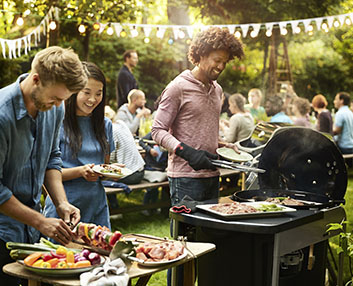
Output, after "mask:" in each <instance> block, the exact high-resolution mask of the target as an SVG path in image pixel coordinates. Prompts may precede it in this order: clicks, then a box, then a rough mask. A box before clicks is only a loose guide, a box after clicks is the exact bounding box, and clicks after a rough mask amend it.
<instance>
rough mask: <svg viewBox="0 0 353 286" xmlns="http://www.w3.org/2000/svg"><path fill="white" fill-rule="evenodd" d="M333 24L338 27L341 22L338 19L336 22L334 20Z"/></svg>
mask: <svg viewBox="0 0 353 286" xmlns="http://www.w3.org/2000/svg"><path fill="white" fill-rule="evenodd" d="M333 26H334V27H335V28H338V27H339V26H340V22H338V21H337V20H336V21H335V22H333Z"/></svg>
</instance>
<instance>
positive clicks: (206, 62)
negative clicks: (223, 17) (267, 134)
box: [152, 27, 244, 205]
mask: <svg viewBox="0 0 353 286" xmlns="http://www.w3.org/2000/svg"><path fill="white" fill-rule="evenodd" d="M243 55H244V53H243V48H242V44H241V43H240V41H239V40H238V39H237V38H235V37H234V35H232V34H230V33H229V31H228V30H227V29H220V28H216V27H213V28H209V29H208V30H206V31H202V32H200V33H199V34H198V35H197V36H196V38H195V39H194V40H193V42H192V43H191V45H190V47H189V53H188V57H189V60H190V62H191V63H192V64H194V65H195V67H194V68H193V69H192V70H191V71H190V70H185V71H184V72H182V73H181V74H180V75H178V76H177V77H176V78H175V79H174V80H173V81H172V82H170V83H169V85H168V86H167V87H166V88H165V90H164V91H163V93H162V95H161V101H160V104H159V107H158V110H157V113H156V116H155V119H154V123H153V126H152V137H153V139H154V140H155V141H156V142H157V143H158V144H160V145H161V146H163V147H164V148H166V149H168V151H169V158H168V168H167V174H168V179H169V187H170V193H171V201H172V205H176V204H178V203H179V202H180V201H181V200H182V199H183V197H184V196H185V195H188V196H189V197H191V198H192V199H193V200H196V201H203V200H207V199H212V198H217V197H218V194H219V171H218V170H217V169H216V168H215V167H214V166H213V165H212V163H211V161H210V159H217V157H218V156H217V155H216V149H217V148H218V147H219V143H218V134H219V116H220V112H221V99H222V88H221V86H220V85H219V84H218V83H217V82H216V79H217V78H218V76H219V75H220V74H221V72H222V71H223V70H224V69H225V67H226V64H227V63H228V62H229V61H230V60H233V59H234V58H235V57H237V58H239V59H240V58H241V57H242V56H243Z"/></svg>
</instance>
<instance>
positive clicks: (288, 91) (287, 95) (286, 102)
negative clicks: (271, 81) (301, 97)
mask: <svg viewBox="0 0 353 286" xmlns="http://www.w3.org/2000/svg"><path fill="white" fill-rule="evenodd" d="M280 97H281V98H282V100H283V107H282V111H283V112H284V113H285V114H286V115H288V116H293V115H294V114H293V110H292V108H293V100H294V99H295V98H297V97H298V96H297V94H296V93H295V91H294V88H293V86H292V85H291V84H289V83H282V84H281V90H280Z"/></svg>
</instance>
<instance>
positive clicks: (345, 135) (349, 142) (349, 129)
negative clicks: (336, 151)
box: [334, 105, 353, 149]
mask: <svg viewBox="0 0 353 286" xmlns="http://www.w3.org/2000/svg"><path fill="white" fill-rule="evenodd" d="M335 126H336V127H340V128H342V131H341V133H340V134H338V135H336V136H335V137H334V138H335V141H336V142H337V145H338V146H339V147H340V148H344V149H350V148H353V113H352V111H351V110H350V109H349V107H348V106H347V105H344V106H342V107H341V108H340V109H339V110H338V111H337V113H336V115H335Z"/></svg>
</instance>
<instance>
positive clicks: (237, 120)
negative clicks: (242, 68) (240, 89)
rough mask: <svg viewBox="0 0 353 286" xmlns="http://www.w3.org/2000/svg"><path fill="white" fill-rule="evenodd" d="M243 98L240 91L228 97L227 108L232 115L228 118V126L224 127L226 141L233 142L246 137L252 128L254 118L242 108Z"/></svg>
mask: <svg viewBox="0 0 353 286" xmlns="http://www.w3.org/2000/svg"><path fill="white" fill-rule="evenodd" d="M244 104H245V98H244V96H243V95H241V94H240V93H235V94H233V95H231V96H230V97H229V110H230V111H231V112H232V114H233V115H232V117H231V118H230V120H229V127H225V128H224V129H225V130H224V135H225V136H224V137H225V138H224V139H225V141H226V142H228V143H234V142H237V141H239V140H241V139H244V138H246V137H248V136H249V135H250V134H251V132H252V131H253V129H254V118H253V117H252V116H251V114H250V113H248V112H245V109H244Z"/></svg>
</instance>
